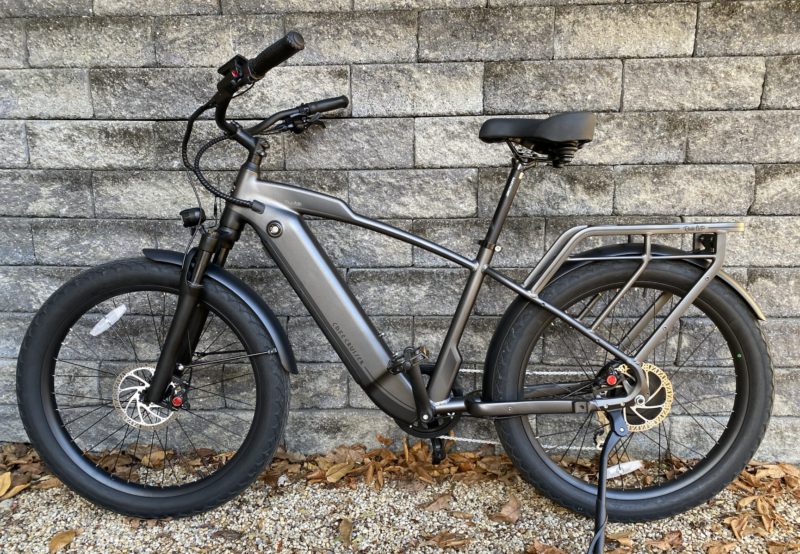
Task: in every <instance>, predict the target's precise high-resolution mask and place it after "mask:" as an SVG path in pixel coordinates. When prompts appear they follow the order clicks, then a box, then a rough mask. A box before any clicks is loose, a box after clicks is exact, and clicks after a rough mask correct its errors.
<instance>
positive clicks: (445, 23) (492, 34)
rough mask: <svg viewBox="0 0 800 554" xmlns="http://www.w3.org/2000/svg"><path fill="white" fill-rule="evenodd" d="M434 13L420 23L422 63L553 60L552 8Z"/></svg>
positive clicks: (435, 11)
mask: <svg viewBox="0 0 800 554" xmlns="http://www.w3.org/2000/svg"><path fill="white" fill-rule="evenodd" d="M480 7H481V9H472V10H432V11H424V12H422V13H421V14H420V16H419V17H420V19H419V59H420V61H437V62H443V61H462V60H464V61H483V60H486V61H500V60H523V59H524V60H530V59H550V58H552V57H553V18H554V13H555V11H554V10H553V9H552V8H522V9H488V10H487V9H483V5H481V6H480Z"/></svg>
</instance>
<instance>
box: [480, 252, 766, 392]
mask: <svg viewBox="0 0 800 554" xmlns="http://www.w3.org/2000/svg"><path fill="white" fill-rule="evenodd" d="M643 253H644V244H643V243H635V242H634V243H623V244H612V245H609V246H601V247H599V248H593V249H592V250H587V251H586V252H581V254H580V256H581V257H586V258H609V259H613V258H615V257H618V256H641V255H642V254H643ZM651 253H652V255H653V256H654V257H656V258H657V257H659V256H680V255H681V254H686V252H684V251H683V250H679V249H677V248H672V247H670V246H663V245H659V244H653V245H651ZM592 263H598V262H596V261H574V262H569V261H568V262H565V263H564V264H563V265H562V266H561V267H560V268H559V270H558V271H557V272H556V274H555V275H553V278H552V279H551V280H550V282H553V281H556V280H557V279H560V278H561V277H563V276H564V275H566V274H568V273H570V272H572V271H575V270H576V269H578V268H579V267H583V266H585V265H588V264H592ZM684 263H689V264H692V265H694V266H697V267H700V268H702V269H706V268H707V267H708V262H707V261H706V260H701V259H697V258H690V259H686V260H684ZM532 277H534V276H533V275H532V276H531V277H529V278H528V280H526V281H525V284H524V286H525V288H530V287H531V285H532V282H529V281H532ZM717 278H718V279H721V280H722V281H723V282H724V283H725V284H726V285H728V286H729V287H731V289H733V290H734V291H735V292H736V293H737V294H738V295H739V296H740V297H741V298H742V300H744V302H745V304H747V305H748V306H749V307H750V309H751V310H752V311H753V315H755V316H756V317H757V318H758V319H760V320H762V321H766V319H767V318H766V317H765V316H764V312H762V311H761V308H759V307H758V304H756V301H755V300H753V297H752V296H750V294H749V293H748V292H747V291H746V290H745V289H744V287H743V286H742V285H740V284H739V283H737V282H736V280H735V279H733V277H731V276H730V275H728V274H727V273H725V272H724V271H720V272H719V273H717ZM528 303H529V300H527V299H526V298H523V297H522V296H518V297H517V298H515V299H514V301H513V302H511V304H510V305H509V306H508V308H507V309H506V311H505V313H504V314H503V317H501V318H500V321H499V323H498V324H497V328H496V329H495V331H494V335H492V339H491V341H490V342H489V349H488V350H487V352H486V362H485V363H484V368H483V397H484V401H491V398H489V396H487V395H488V394H490V390H491V389H490V388H491V383H492V379H493V377H494V371H495V368H496V366H497V360H498V357H499V354H500V347H501V346H502V345H503V343H504V342H505V339H506V335H507V334H508V332H509V330H510V328H511V325H512V324H513V323H514V321H515V320H516V318H517V316H518V315H519V314H520V313H521V311H522V310H523V309H524V308H525V306H526V305H527V304H528Z"/></svg>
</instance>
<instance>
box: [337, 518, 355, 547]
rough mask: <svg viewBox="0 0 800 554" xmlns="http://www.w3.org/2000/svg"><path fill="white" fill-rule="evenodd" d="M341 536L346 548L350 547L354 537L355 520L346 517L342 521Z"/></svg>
mask: <svg viewBox="0 0 800 554" xmlns="http://www.w3.org/2000/svg"><path fill="white" fill-rule="evenodd" d="M339 538H340V539H341V540H342V544H343V545H344V546H345V548H350V544H351V541H352V539H353V522H352V521H350V520H349V519H347V518H344V519H343V520H342V522H341V523H339Z"/></svg>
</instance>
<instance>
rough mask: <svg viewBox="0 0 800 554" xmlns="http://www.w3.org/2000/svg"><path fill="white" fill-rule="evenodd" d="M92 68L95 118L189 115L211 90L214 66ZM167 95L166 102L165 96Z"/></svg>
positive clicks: (175, 116)
mask: <svg viewBox="0 0 800 554" xmlns="http://www.w3.org/2000/svg"><path fill="white" fill-rule="evenodd" d="M180 74H181V77H180V78H179V79H176V78H175V70H174V69H162V68H141V69H138V68H137V69H132V68H126V69H94V70H92V71H91V72H90V83H91V94H92V101H93V102H94V109H95V117H98V118H102V119H174V118H188V117H189V116H190V115H192V113H194V111H195V110H196V109H197V108H199V107H200V106H201V105H203V104H204V103H205V102H206V101H207V100H208V99H209V98H210V97H211V96H213V94H214V92H216V83H217V81H218V80H219V79H218V78H219V75H218V74H217V72H216V71H214V70H213V69H194V68H191V69H190V68H187V69H183V70H182V71H181V72H180ZM165 98H169V102H165V101H164V99H165Z"/></svg>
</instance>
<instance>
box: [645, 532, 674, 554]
mask: <svg viewBox="0 0 800 554" xmlns="http://www.w3.org/2000/svg"><path fill="white" fill-rule="evenodd" d="M647 544H649V545H650V546H655V547H656V548H658V549H660V550H671V549H673V548H675V547H676V546H680V545H682V544H683V535H682V534H681V532H680V531H670V532H669V533H667V534H666V535H664V536H663V537H662V538H661V540H660V541H654V540H652V539H651V540H648V541H647Z"/></svg>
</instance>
